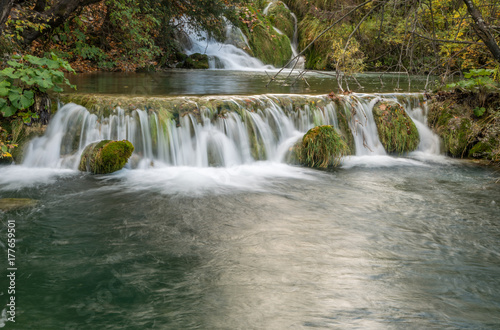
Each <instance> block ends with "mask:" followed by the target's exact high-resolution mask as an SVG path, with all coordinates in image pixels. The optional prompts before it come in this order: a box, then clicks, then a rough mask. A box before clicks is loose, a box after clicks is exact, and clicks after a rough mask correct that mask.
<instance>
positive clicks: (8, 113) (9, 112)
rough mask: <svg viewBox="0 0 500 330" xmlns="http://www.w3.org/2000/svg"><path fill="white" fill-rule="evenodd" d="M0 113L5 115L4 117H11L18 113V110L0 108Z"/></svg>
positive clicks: (7, 107)
mask: <svg viewBox="0 0 500 330" xmlns="http://www.w3.org/2000/svg"><path fill="white" fill-rule="evenodd" d="M0 112H1V113H2V114H3V116H4V117H10V116H12V115H13V114H15V113H16V109H15V108H14V107H11V106H8V105H5V106H3V107H0Z"/></svg>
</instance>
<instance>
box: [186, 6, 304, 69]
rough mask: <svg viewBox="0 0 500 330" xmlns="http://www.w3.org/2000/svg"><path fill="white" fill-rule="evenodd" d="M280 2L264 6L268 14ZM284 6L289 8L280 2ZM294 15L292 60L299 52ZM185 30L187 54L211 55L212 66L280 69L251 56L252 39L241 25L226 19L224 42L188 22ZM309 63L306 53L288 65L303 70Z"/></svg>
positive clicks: (293, 17) (210, 63)
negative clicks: (306, 59) (307, 62)
mask: <svg viewBox="0 0 500 330" xmlns="http://www.w3.org/2000/svg"><path fill="white" fill-rule="evenodd" d="M276 4H277V2H274V1H272V2H270V3H269V4H268V6H267V7H266V8H265V9H264V11H263V14H264V15H267V14H268V11H269V8H270V7H271V6H272V5H276ZM280 5H283V6H285V7H286V8H287V9H288V7H287V6H286V5H285V4H284V3H282V2H280ZM290 15H291V17H292V19H293V21H294V33H293V38H292V40H290V48H291V50H292V59H293V58H295V57H296V56H297V55H298V54H299V52H298V50H297V49H298V26H297V22H298V21H297V17H296V16H295V14H294V13H292V12H290ZM274 29H275V30H276V32H277V33H279V34H283V33H282V32H281V31H280V30H278V29H277V28H276V27H274ZM184 32H185V36H186V37H187V40H186V41H185V42H184V44H185V45H184V52H185V53H186V55H192V54H195V53H199V54H205V55H207V56H208V58H209V62H208V63H209V68H210V69H225V70H237V71H247V70H252V71H255V70H273V69H276V68H275V67H274V66H272V65H266V64H264V63H262V61H260V60H259V59H257V58H255V57H252V56H250V55H249V54H248V53H247V52H245V51H244V50H243V49H244V48H247V49H250V45H249V44H248V40H247V38H246V36H245V35H244V34H243V32H242V31H241V29H240V28H238V27H235V26H234V25H232V24H231V23H230V22H229V21H226V40H225V41H224V42H220V41H217V40H215V39H214V38H211V37H210V36H209V35H208V34H207V33H206V32H204V31H199V30H196V29H194V28H193V27H191V26H189V24H187V23H185V22H184ZM304 65H305V58H304V57H303V56H300V57H298V58H297V59H296V60H294V61H293V62H291V63H290V64H289V65H288V67H289V68H292V69H303V68H304Z"/></svg>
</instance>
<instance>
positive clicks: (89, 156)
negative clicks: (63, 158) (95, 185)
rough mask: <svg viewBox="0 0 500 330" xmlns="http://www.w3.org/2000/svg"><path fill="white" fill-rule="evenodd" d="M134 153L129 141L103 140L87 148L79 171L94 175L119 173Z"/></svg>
mask: <svg viewBox="0 0 500 330" xmlns="http://www.w3.org/2000/svg"><path fill="white" fill-rule="evenodd" d="M133 151H134V146H133V145H132V143H130V142H129V141H126V140H123V141H112V140H103V141H100V142H95V143H91V144H89V145H88V146H86V147H85V150H84V151H83V153H82V157H81V159H80V165H79V167H78V169H79V170H80V171H85V172H91V173H93V174H106V173H112V172H115V171H118V170H120V169H122V168H123V166H125V164H126V163H127V161H128V159H129V157H130V156H131V155H132V152H133Z"/></svg>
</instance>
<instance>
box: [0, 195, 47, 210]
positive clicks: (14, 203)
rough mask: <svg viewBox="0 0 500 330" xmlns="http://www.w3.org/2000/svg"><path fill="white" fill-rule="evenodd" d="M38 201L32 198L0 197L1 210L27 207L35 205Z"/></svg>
mask: <svg viewBox="0 0 500 330" xmlns="http://www.w3.org/2000/svg"><path fill="white" fill-rule="evenodd" d="M36 204H38V201H37V200H35V199H30V198H0V211H3V212H8V211H12V210H18V209H22V208H25V207H33V206H35V205H36Z"/></svg>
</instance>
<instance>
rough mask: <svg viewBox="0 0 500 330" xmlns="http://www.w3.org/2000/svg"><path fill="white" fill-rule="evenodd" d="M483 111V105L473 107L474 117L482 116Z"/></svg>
mask: <svg viewBox="0 0 500 330" xmlns="http://www.w3.org/2000/svg"><path fill="white" fill-rule="evenodd" d="M485 112H486V109H485V108H484V107H476V108H474V115H476V117H482V116H483V115H484V113H485Z"/></svg>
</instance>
